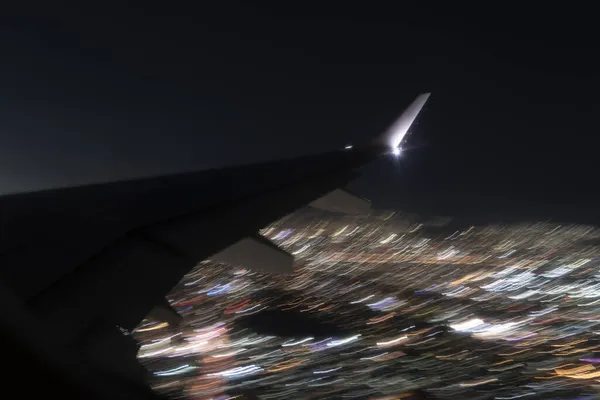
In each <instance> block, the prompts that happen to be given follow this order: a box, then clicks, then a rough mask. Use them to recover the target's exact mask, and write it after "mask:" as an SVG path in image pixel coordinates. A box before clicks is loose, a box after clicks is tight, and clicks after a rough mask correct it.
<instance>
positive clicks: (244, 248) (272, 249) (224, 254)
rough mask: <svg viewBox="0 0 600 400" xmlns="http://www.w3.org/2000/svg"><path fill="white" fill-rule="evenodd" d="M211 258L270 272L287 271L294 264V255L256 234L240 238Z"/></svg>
mask: <svg viewBox="0 0 600 400" xmlns="http://www.w3.org/2000/svg"><path fill="white" fill-rule="evenodd" d="M211 259H212V260H214V261H219V262H224V263H227V264H231V265H236V266H240V267H244V268H248V269H252V270H258V271H264V272H272V273H284V272H289V271H291V270H292V267H293V265H294V256H292V255H291V254H289V253H288V252H286V251H285V250H282V249H280V248H279V247H277V246H276V245H275V244H273V243H271V242H270V241H269V240H268V239H266V238H264V237H262V236H259V235H258V234H257V235H256V236H251V237H247V238H244V239H242V240H240V241H239V242H237V243H235V244H233V245H231V246H229V247H228V248H226V249H225V250H223V251H221V252H219V253H217V254H215V255H214V256H212V257H211Z"/></svg>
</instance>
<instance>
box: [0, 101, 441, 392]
mask: <svg viewBox="0 0 600 400" xmlns="http://www.w3.org/2000/svg"><path fill="white" fill-rule="evenodd" d="M428 96H429V94H426V95H420V96H419V97H417V99H416V100H415V101H414V102H413V103H412V104H411V105H410V106H409V107H408V108H407V109H406V111H405V112H404V113H403V114H402V115H401V116H400V118H399V119H398V120H397V121H396V122H395V123H394V124H393V125H392V126H391V127H390V129H389V130H388V131H386V132H385V133H384V134H383V135H382V136H380V137H379V138H377V139H376V140H374V141H373V142H371V143H370V144H367V145H364V146H356V147H355V148H352V149H350V150H340V151H335V152H330V153H325V154H321V155H316V156H308V157H301V158H297V159H293V160H286V161H278V162H273V163H264V164H257V165H251V166H244V167H233V168H226V169H219V170H209V171H202V172H194V173H187V174H180V175H174V176H164V177H158V178H147V179H138V180H132V181H126V182H115V183H105V184H98V185H89V186H81V187H74V188H65V189H56V190H48V191H42V192H34V193H26V194H19V195H10V196H4V197H0V219H1V221H2V225H1V229H0V263H1V265H2V266H3V268H2V274H3V278H4V279H3V282H4V283H5V285H6V286H7V290H10V291H11V293H12V294H13V295H14V297H15V299H16V300H17V302H18V304H20V305H19V306H18V307H19V308H18V310H17V309H16V308H15V312H17V313H18V314H19V315H20V316H21V317H22V318H25V319H27V321H28V324H31V325H32V326H39V327H41V328H40V329H44V331H45V332H47V333H46V335H45V342H46V344H45V345H46V346H48V347H52V348H59V349H76V351H71V352H70V353H69V356H68V357H70V358H71V359H72V363H74V364H75V365H82V366H86V367H85V368H88V369H89V370H90V371H91V372H89V374H84V375H85V376H84V377H83V378H81V377H80V378H77V379H80V381H81V382H83V383H81V385H80V386H81V387H88V388H89V387H92V386H93V387H98V385H100V386H103V385H104V386H105V387H106V388H108V387H111V385H105V383H104V382H102V383H98V382H96V381H97V380H98V378H97V376H96V375H98V374H95V373H94V371H95V370H96V369H99V370H102V371H110V375H111V376H113V375H114V376H115V377H116V378H115V379H116V381H115V380H113V381H112V384H113V385H117V386H118V387H120V386H121V384H116V383H115V382H121V381H123V382H127V383H126V384H125V386H126V387H128V388H131V385H134V386H136V387H138V386H139V388H140V390H141V391H138V390H137V389H135V390H134V391H135V392H136V393H143V371H142V370H141V369H140V368H138V366H137V365H136V364H135V353H136V352H137V347H136V345H135V344H134V343H133V340H132V339H131V337H130V336H123V334H122V333H121V330H126V331H131V330H132V329H133V328H135V326H136V325H137V324H138V323H139V322H140V321H141V319H143V318H144V317H145V316H146V315H147V314H148V313H149V312H150V311H151V310H152V309H153V308H154V307H155V306H157V305H160V304H163V303H164V296H165V295H166V294H167V293H168V292H169V291H170V290H171V289H172V288H173V287H174V286H175V285H176V284H177V282H178V281H179V280H180V279H181V278H182V277H183V275H184V274H185V273H187V272H188V271H189V270H190V269H191V268H193V267H194V266H195V265H196V264H197V263H198V262H199V261H201V260H203V259H206V258H208V257H211V256H214V255H219V254H220V255H221V256H222V257H229V258H228V259H227V258H226V259H225V260H240V259H241V258H240V255H242V256H243V255H244V254H246V253H244V252H250V253H248V254H255V255H256V254H265V257H270V258H269V259H272V260H274V261H273V263H275V264H276V263H279V262H281V263H289V265H290V266H291V261H290V257H291V256H289V255H287V254H285V252H283V251H281V250H280V249H277V248H273V247H272V246H270V244H269V243H265V242H264V241H263V239H261V238H259V237H256V235H257V232H258V230H259V229H262V228H263V227H265V226H266V225H268V224H269V223H271V222H272V221H275V220H277V219H278V218H281V217H283V216H285V215H287V214H290V213H291V212H293V211H294V210H296V209H298V208H299V207H302V206H304V205H307V204H311V203H312V204H313V205H314V206H317V207H322V208H323V207H325V208H327V207H329V209H332V210H336V211H344V210H353V211H348V212H361V210H364V209H365V203H364V201H362V202H361V199H357V198H355V197H352V196H351V195H348V194H346V193H344V192H342V191H340V190H339V189H338V188H342V187H344V186H345V185H346V184H347V183H348V182H349V181H351V180H352V179H354V178H356V176H357V175H358V172H357V168H359V167H360V166H362V165H364V164H366V163H369V162H371V161H372V160H374V159H376V158H378V157H380V156H382V155H384V154H386V153H389V151H390V149H393V148H396V147H397V146H398V145H399V144H400V141H401V140H402V138H403V137H404V135H405V134H406V132H407V130H408V128H409V126H410V125H411V124H412V122H413V121H414V119H415V118H416V116H417V114H418V113H419V112H420V110H421V109H422V107H423V105H424V103H425V101H426V100H427V98H428ZM398 135H401V138H400V141H398V140H397V139H398V137H399V136H398ZM367 207H368V205H367ZM232 245H233V246H232ZM236 245H237V246H238V250H235V246H236ZM288 256H289V257H288ZM242 258H243V257H242ZM292 261H293V259H292ZM0 321H1V319H0ZM117 327H119V328H120V329H121V330H119V329H117ZM41 345H42V346H44V344H43V343H42V344H41ZM107 349H110V350H107ZM46 364H47V363H46ZM85 368H84V367H82V369H80V370H79V371H78V373H79V374H81V373H83V372H82V371H84V370H85ZM99 375H102V376H104V374H99ZM90 376H91V377H93V378H90ZM117 378H118V379H117ZM77 379H75V380H77ZM92 381H93V382H92ZM100 392H101V391H99V392H98V393H100ZM123 393H124V397H129V398H131V396H132V394H131V392H129V391H128V390H125V389H123ZM125 393H127V394H125ZM110 395H111V396H112V397H113V398H114V397H115V393H114V391H111V394H110ZM145 395H146V394H144V396H145Z"/></svg>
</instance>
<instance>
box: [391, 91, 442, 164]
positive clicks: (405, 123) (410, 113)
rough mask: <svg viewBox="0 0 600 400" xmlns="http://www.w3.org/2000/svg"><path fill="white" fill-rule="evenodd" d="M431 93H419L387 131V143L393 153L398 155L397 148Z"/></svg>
mask: <svg viewBox="0 0 600 400" xmlns="http://www.w3.org/2000/svg"><path fill="white" fill-rule="evenodd" d="M430 94H431V93H424V94H421V95H419V96H418V97H417V98H416V99H415V101H413V102H412V104H411V105H410V106H408V108H407V109H406V110H404V112H403V113H402V115H401V116H400V117H399V118H398V119H397V120H396V122H394V124H393V125H392V126H391V127H390V128H389V129H388V131H387V132H386V133H385V138H386V141H387V144H388V145H389V146H390V147H391V148H392V152H393V154H395V155H397V153H396V151H397V150H396V149H397V148H398V147H399V146H400V143H402V140H403V139H404V137H405V136H406V134H407V133H408V129H409V128H410V126H411V125H412V123H413V122H414V120H415V119H416V118H417V115H418V114H419V112H420V111H421V109H422V108H423V106H424V105H425V102H426V101H427V99H428V98H429V95H430Z"/></svg>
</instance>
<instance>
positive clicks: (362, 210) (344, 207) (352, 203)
mask: <svg viewBox="0 0 600 400" xmlns="http://www.w3.org/2000/svg"><path fill="white" fill-rule="evenodd" d="M310 206H311V207H313V208H316V209H319V210H324V211H331V212H338V213H343V214H367V213H369V211H370V210H371V203H370V202H369V200H367V199H365V198H362V197H358V196H356V195H354V194H352V193H350V192H348V191H347V190H344V189H335V190H334V191H332V192H329V193H327V194H326V195H325V196H323V197H321V198H319V199H317V200H315V201H313V202H312V203H310Z"/></svg>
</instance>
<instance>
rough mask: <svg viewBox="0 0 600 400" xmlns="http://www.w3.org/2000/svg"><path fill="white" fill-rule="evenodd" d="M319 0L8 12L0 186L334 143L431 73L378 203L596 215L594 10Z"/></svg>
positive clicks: (372, 177)
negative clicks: (425, 97)
mask: <svg viewBox="0 0 600 400" xmlns="http://www.w3.org/2000/svg"><path fill="white" fill-rule="evenodd" d="M282 4H285V5H282ZM325 4H327V6H323V5H322V4H320V3H318V2H310V1H305V2H298V3H296V2H274V1H273V2H271V1H263V2H232V1H222V2H219V6H211V7H210V8H199V9H195V10H192V9H188V10H184V9H182V10H177V12H175V11H169V12H168V13H169V14H173V16H164V14H165V13H167V10H164V9H163V8H161V7H163V6H159V7H156V8H155V9H153V10H146V11H143V10H139V9H135V10H133V9H132V10H124V9H120V10H96V11H95V12H94V13H93V14H94V16H93V17H85V16H82V15H79V16H76V15H67V14H66V13H64V12H63V13H61V14H60V15H59V16H57V17H51V16H48V17H46V18H44V19H36V20H29V21H17V20H13V21H11V22H10V23H6V24H2V27H1V28H0V35H1V36H0V37H1V38H2V42H1V43H2V49H3V61H2V65H1V66H0V85H1V87H2V91H1V92H0V105H1V106H2V107H1V108H0V193H2V192H4V193H6V192H16V191H23V190H32V189H39V188H48V187H56V186H63V185H68V184H77V183H90V182H97V181H107V180H113V179H124V178H131V177H138V176H149V175H154V174H164V173H171V172H181V171H188V170H194V169H206V168H211V167H219V166H227V165H234V164H243V163H248V162H254V161H259V160H272V159H278V158H285V157H290V156H296V155H302V154H307V153H315V152H320V151H326V150H330V149H336V148H340V147H341V146H343V145H345V144H346V143H348V142H358V141H360V140H361V139H365V138H368V137H370V136H373V135H376V134H378V133H379V132H380V131H381V130H383V129H384V128H385V127H386V125H387V124H389V123H390V122H391V121H392V120H393V118H394V117H395V116H396V115H397V114H398V113H399V112H400V111H401V110H402V108H403V107H404V106H406V105H407V103H408V102H409V101H411V100H412V98H413V97H414V96H415V95H416V94H417V93H419V92H422V91H432V92H433V95H432V97H431V99H430V101H429V103H428V105H427V106H426V109H425V111H424V113H423V114H422V116H421V118H420V119H419V123H418V125H416V126H415V127H414V128H413V131H414V134H413V135H412V137H411V139H410V142H409V143H408V147H410V150H409V151H408V152H406V153H404V154H403V157H402V159H401V160H400V161H399V162H398V164H397V165H394V164H393V163H392V162H389V161H385V162H380V163H378V164H376V165H373V166H370V167H368V168H367V169H366V171H365V176H364V177H363V178H362V179H361V180H360V181H359V182H357V183H356V184H355V185H354V188H355V189H357V190H358V191H359V192H360V193H361V194H364V195H365V196H367V197H370V198H371V199H372V200H373V201H374V205H375V206H379V207H392V208H401V209H404V210H407V211H412V212H421V213H427V214H435V215H458V216H466V217H469V218H477V219H480V218H483V219H487V220H498V219H512V218H534V219H540V218H541V219H545V218H552V219H555V220H561V221H562V220H564V221H577V222H591V223H600V207H598V205H599V204H600V201H599V200H600V191H599V190H598V181H597V179H596V175H597V172H598V171H599V168H598V163H599V162H600V159H599V158H598V157H597V153H598V144H600V140H599V139H598V132H599V129H598V128H599V126H600V122H598V115H600V113H599V111H600V103H599V102H598V101H597V93H598V89H600V76H599V75H600V60H599V59H598V55H597V54H596V53H597V46H596V44H595V43H594V41H595V37H596V34H595V29H594V26H593V24H592V22H593V20H592V19H591V18H592V16H591V15H590V14H588V15H590V17H584V16H585V15H586V11H585V10H578V11H577V13H576V12H574V11H573V12H569V11H565V10H564V9H561V10H558V9H557V10H549V9H537V10H527V9H525V8H521V9H518V10H512V9H493V8H490V6H489V5H486V7H487V8H486V9H483V8H482V9H480V10H473V9H466V8H465V9H461V8H460V7H456V6H455V5H451V6H450V5H449V6H445V7H443V8H440V7H439V6H437V5H436V6H435V7H434V6H433V5H432V4H430V3H424V2H421V3H419V4H420V5H415V4H413V5H406V4H403V2H394V3H390V4H394V5H385V4H383V3H377V2H374V3H373V4H371V3H370V2H369V3H367V2H361V3H360V4H359V3H356V5H354V3H353V2H326V3H325ZM367 4H370V5H367ZM175 14H179V16H174V15H175Z"/></svg>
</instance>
